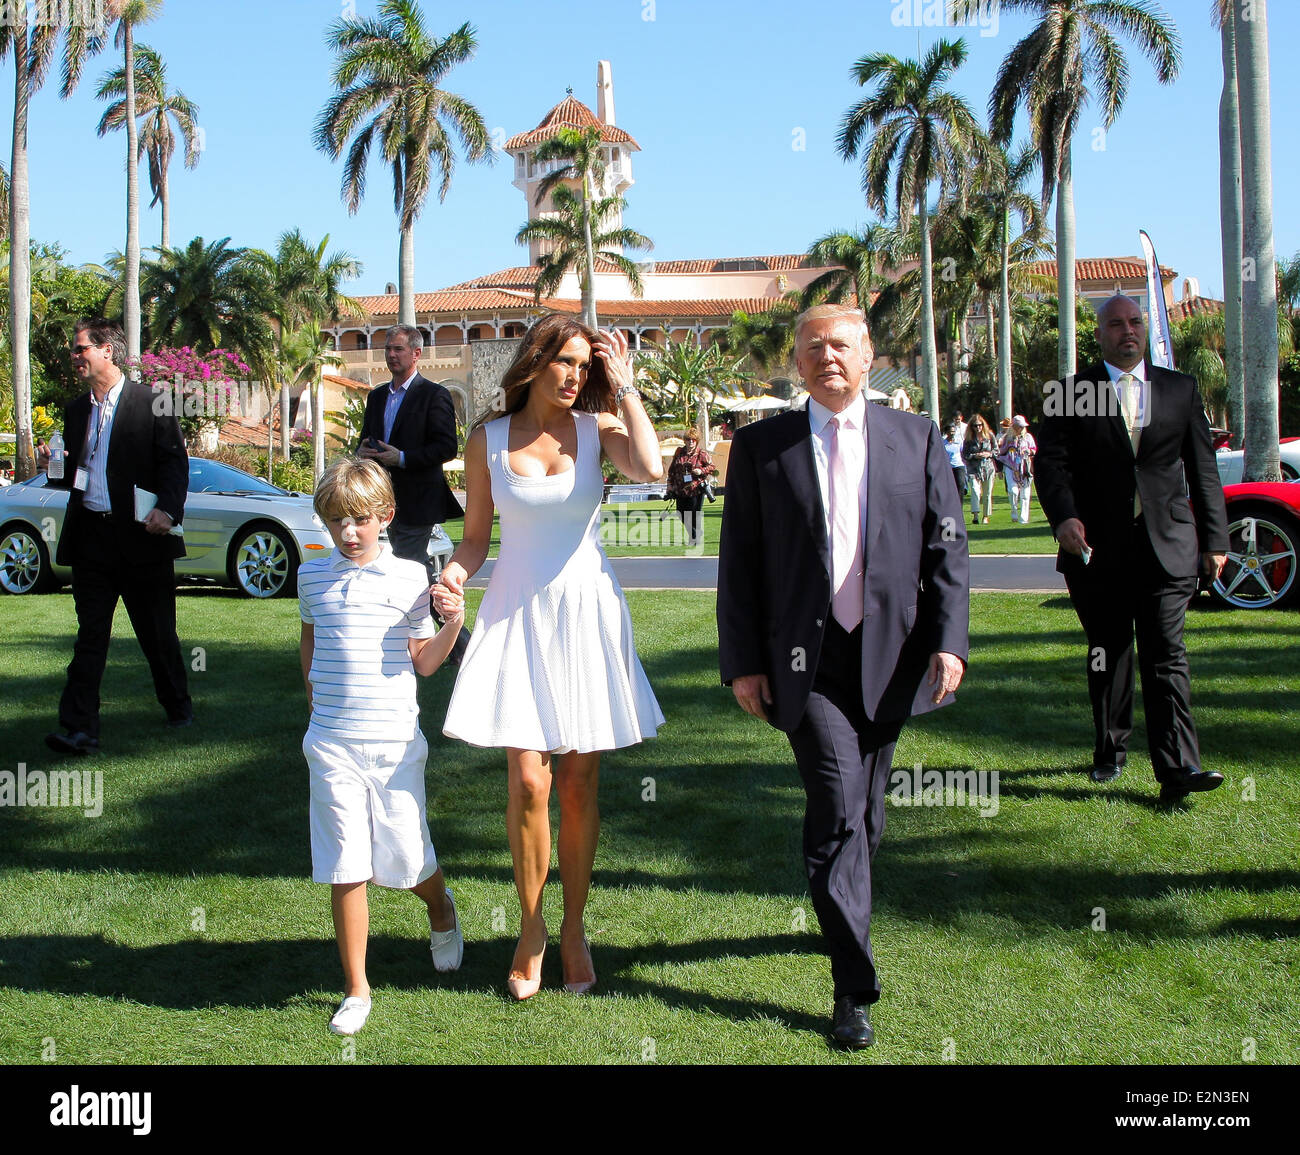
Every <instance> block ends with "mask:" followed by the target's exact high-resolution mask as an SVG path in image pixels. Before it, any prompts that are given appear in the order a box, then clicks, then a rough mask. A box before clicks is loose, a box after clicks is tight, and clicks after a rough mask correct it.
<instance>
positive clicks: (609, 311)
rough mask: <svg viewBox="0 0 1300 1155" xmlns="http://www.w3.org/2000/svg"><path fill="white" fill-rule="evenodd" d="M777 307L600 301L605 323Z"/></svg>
mask: <svg viewBox="0 0 1300 1155" xmlns="http://www.w3.org/2000/svg"><path fill="white" fill-rule="evenodd" d="M774 304H776V298H775V297H716V298H713V299H712V300H699V301H640V300H637V299H636V298H632V299H630V300H625V301H598V302H597V303H596V309H597V312H598V313H599V314H600V317H601V319H602V320H604V319H605V318H606V317H620V318H624V317H625V318H629V319H640V320H647V321H657V320H663V319H664V318H668V319H670V320H671V319H672V318H674V317H676V318H681V317H723V318H728V319H729V318H730V317H731V314H732V313H734V312H735V311H736V310H737V309H741V310H743V311H744V312H746V313H761V312H762V311H763V310H764V309H770V308H771V307H772V306H773V305H774ZM542 305H543V307H544V308H547V309H551V310H554V311H555V312H557V313H577V312H579V310H580V309H581V307H582V306H581V303H580V302H578V301H565V300H555V299H552V300H546V301H543V302H542Z"/></svg>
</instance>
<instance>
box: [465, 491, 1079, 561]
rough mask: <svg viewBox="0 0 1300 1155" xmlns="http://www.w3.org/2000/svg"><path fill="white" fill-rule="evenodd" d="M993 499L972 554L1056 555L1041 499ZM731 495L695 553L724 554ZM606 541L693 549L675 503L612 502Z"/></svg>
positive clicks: (974, 528)
mask: <svg viewBox="0 0 1300 1155" xmlns="http://www.w3.org/2000/svg"><path fill="white" fill-rule="evenodd" d="M997 484H998V489H997V491H996V492H995V494H994V497H993V517H992V519H991V520H990V521H989V524H988V525H983V524H980V525H971V523H970V505H969V504H964V505H963V507H962V508H963V512H964V514H965V524H966V529H967V532H968V533H969V535H970V538H969V540H970V551H971V553H995V554H996V553H1050V554H1055V553H1056V543H1055V542H1054V541H1053V540H1052V531H1051V529H1050V527H1049V526H1048V524H1047V518H1046V517H1045V516H1044V515H1043V511H1042V509H1041V508H1040V507H1039V505H1038V499H1037V497H1035V498H1034V499H1033V501H1032V502H1031V504H1030V511H1029V524H1028V525H1013V524H1012V523H1011V506H1010V505H1009V504H1008V503H1007V495H1006V490H1005V489H1004V488H1003V487H1002V484H1001V482H998V483H997ZM726 501H727V499H726V498H725V497H720V498H718V500H717V501H716V502H714V503H713V504H712V505H710V504H709V503H708V502H707V501H706V502H705V503H704V510H703V513H704V544H703V547H702V548H700V549H697V550H695V551H693V552H694V553H696V554H701V553H702V554H703V556H705V557H717V556H718V538H719V536H720V535H721V533H722V510H723V508H724V507H725V505H726ZM443 528H444V529H446V531H447V533H448V534H449V535H450V536H451V539H452V541H454V542H457V543H459V541H460V539H461V533H462V530H463V528H464V523H463V522H460V521H449V522H448V523H447V524H446V525H445V526H444V527H443ZM601 541H602V543H603V544H604V547H605V552H606V553H607V554H608V555H609V556H610V557H681V556H682V555H683V554H685V553H687V552H688V551H687V549H686V539H685V536H684V531H683V528H682V521H681V518H680V517H679V516H678V515H677V511H676V509H675V507H674V506H673V504H672V503H671V502H666V501H647V502H637V503H633V504H630V505H628V504H614V505H606V506H603V507H602V510H601ZM500 544H501V533H500V527H499V525H498V523H497V520H496V519H495V518H494V519H493V522H492V545H491V548H490V549H489V551H488V556H489V557H496V556H497V547H498V546H499V545H500Z"/></svg>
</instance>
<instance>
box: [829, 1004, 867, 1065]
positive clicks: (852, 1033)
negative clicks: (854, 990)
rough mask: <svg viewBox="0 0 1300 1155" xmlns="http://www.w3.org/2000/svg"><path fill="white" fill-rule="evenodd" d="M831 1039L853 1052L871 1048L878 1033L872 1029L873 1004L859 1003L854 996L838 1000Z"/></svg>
mask: <svg viewBox="0 0 1300 1155" xmlns="http://www.w3.org/2000/svg"><path fill="white" fill-rule="evenodd" d="M831 1038H833V1039H834V1040H835V1041H836V1042H837V1043H839V1045H840V1046H841V1047H848V1048H849V1050H851V1051H860V1050H862V1049H863V1048H864V1047H869V1046H871V1044H872V1043H874V1042H875V1041H876V1032H875V1031H873V1030H872V1029H871V1004H870V1003H862V1002H859V1001H858V1000H857V998H855V997H854V996H853V995H841V996H840V997H839V998H838V999H836V1000H835V1014H834V1019H833V1025H832V1026H831Z"/></svg>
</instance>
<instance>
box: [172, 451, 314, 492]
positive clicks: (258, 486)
mask: <svg viewBox="0 0 1300 1155" xmlns="http://www.w3.org/2000/svg"><path fill="white" fill-rule="evenodd" d="M190 492H191V493H264V494H274V495H276V496H278V497H284V496H286V495H287V494H288V492H289V491H288V490H287V489H281V488H280V487H279V486H278V485H272V484H271V483H270V482H269V481H263V480H262V478H260V477H254V476H253V475H252V474H251V473H245V472H244V471H243V470H242V469H236V468H235V467H234V466H233V465H223V464H222V463H221V462H220V461H208V460H207V459H206V458H202V457H191V458H190Z"/></svg>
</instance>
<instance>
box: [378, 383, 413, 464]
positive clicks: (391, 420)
mask: <svg viewBox="0 0 1300 1155" xmlns="http://www.w3.org/2000/svg"><path fill="white" fill-rule="evenodd" d="M419 372H420V371H419V370H418V369H412V370H411V375H410V376H409V377H408V378H407V379H406V380H405V381H403V382H402V383H401V384H400V385H399V384H398V383H397V382H396V381H394V382H392V384H390V385H389V387H388V398H387V400H386V401H385V402H384V441H385V442H386V443H387V444H389V445H391V444H392V437H393V426H394V425H395V424H396V423H397V411H398V410H399V409H401V407H402V402H403V401H405V400H406V391H407V390H408V389H409V388H410V387H411V382H412V381H414V380H415V378H416V376H417V375H418V374H419ZM397 464H398V465H400V466H402V467H403V468H405V466H406V454H404V453H403V452H402V451H401V450H400V449H399V450H398V451H397Z"/></svg>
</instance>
